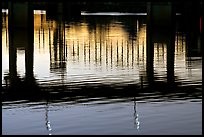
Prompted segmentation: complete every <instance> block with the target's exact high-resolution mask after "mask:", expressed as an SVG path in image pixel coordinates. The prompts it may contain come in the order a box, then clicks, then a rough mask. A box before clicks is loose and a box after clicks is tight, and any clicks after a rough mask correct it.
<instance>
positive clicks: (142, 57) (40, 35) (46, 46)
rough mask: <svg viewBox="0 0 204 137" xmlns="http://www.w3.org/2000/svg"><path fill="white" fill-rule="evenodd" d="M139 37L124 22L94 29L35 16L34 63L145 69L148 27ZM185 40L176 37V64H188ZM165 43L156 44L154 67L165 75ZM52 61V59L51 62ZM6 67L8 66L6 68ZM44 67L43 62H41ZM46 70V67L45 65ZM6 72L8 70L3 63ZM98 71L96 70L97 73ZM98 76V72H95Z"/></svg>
mask: <svg viewBox="0 0 204 137" xmlns="http://www.w3.org/2000/svg"><path fill="white" fill-rule="evenodd" d="M136 25H137V30H138V31H137V34H136V36H135V38H133V39H130V38H129V34H128V32H127V31H125V29H124V27H123V24H122V22H117V23H114V22H112V23H110V24H108V25H105V26H104V25H100V24H96V27H95V28H94V30H92V29H91V27H90V24H89V23H85V22H83V21H82V22H81V23H77V24H74V23H66V24H65V23H64V22H62V21H53V20H47V19H46V14H37V13H36V14H35V15H34V57H35V58H34V61H35V62H36V63H39V62H40V61H42V60H43V59H44V60H45V58H46V59H47V60H49V62H47V61H46V62H44V63H45V64H48V63H49V66H50V69H51V70H52V69H65V70H66V68H67V66H68V67H70V66H74V65H76V64H77V65H78V67H81V68H83V67H85V68H86V67H87V65H89V68H93V67H94V68H98V67H100V69H102V70H105V71H112V70H118V69H126V70H128V71H129V70H130V69H134V72H136V73H137V72H140V71H144V70H145V69H146V24H142V25H140V27H139V20H138V21H137V23H136ZM185 46H186V45H185V37H184V36H183V35H182V34H180V33H177V34H176V36H175V65H176V67H179V66H183V65H185V62H184V60H185V50H186V49H185ZM2 54H3V58H7V56H8V16H7V15H4V14H3V16H2ZM166 54H167V52H166V44H165V43H155V45H154V67H155V69H154V70H155V71H157V72H159V73H163V72H166ZM48 58H49V59H48ZM5 64H6V65H5ZM42 65H43V63H42ZM42 67H47V66H42ZM3 69H4V70H5V69H8V62H7V63H6V62H4V64H3ZM95 71H97V70H95ZM96 73H97V72H96Z"/></svg>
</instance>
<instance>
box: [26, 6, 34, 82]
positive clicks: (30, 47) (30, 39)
mask: <svg viewBox="0 0 204 137" xmlns="http://www.w3.org/2000/svg"><path fill="white" fill-rule="evenodd" d="M26 6H27V12H28V14H27V16H28V17H27V28H26V33H27V39H25V40H26V43H25V67H26V69H25V70H26V80H27V81H28V82H31V83H32V82H33V80H34V75H33V65H34V64H33V60H34V13H33V8H32V5H31V3H29V2H28V3H27V4H26Z"/></svg>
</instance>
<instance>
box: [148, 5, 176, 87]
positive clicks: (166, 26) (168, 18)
mask: <svg viewBox="0 0 204 137" xmlns="http://www.w3.org/2000/svg"><path fill="white" fill-rule="evenodd" d="M174 8H175V7H174V3H173V2H148V5H147V76H148V79H149V82H150V84H151V83H152V82H153V78H154V75H153V69H154V68H153V64H154V63H153V60H154V59H153V57H154V43H162V44H163V43H165V44H166V45H167V81H169V82H173V81H174V49H175V44H174V43H175V25H174V24H175V10H174Z"/></svg>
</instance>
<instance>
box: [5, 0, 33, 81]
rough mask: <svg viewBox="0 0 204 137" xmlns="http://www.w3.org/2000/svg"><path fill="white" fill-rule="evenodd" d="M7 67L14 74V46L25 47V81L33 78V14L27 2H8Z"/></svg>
mask: <svg viewBox="0 0 204 137" xmlns="http://www.w3.org/2000/svg"><path fill="white" fill-rule="evenodd" d="M8 22H9V43H10V44H9V56H10V58H9V69H10V73H11V75H12V76H15V75H16V56H17V55H16V47H17V46H21V47H24V48H25V71H26V72H25V73H26V81H30V80H31V79H33V39H34V16H33V8H32V5H31V3H29V2H9V20H8Z"/></svg>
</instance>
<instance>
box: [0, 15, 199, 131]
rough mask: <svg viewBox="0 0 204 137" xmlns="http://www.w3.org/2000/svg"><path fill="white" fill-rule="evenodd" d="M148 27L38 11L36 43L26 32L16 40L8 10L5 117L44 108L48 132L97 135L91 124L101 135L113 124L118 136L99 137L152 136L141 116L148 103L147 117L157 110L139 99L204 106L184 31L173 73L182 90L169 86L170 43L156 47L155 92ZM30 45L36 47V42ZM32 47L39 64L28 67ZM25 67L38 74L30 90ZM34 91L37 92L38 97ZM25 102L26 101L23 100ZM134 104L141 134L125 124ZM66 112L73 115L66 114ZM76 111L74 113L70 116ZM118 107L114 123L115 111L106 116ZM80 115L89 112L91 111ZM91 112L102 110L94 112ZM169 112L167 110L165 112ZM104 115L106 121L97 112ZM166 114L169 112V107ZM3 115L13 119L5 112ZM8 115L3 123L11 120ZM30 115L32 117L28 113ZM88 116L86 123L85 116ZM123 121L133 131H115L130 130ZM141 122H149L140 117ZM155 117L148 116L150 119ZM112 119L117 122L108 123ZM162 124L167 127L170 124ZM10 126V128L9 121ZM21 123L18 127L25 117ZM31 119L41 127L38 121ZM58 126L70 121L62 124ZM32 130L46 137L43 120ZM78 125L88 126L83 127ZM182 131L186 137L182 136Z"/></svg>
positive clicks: (134, 19) (136, 21) (136, 20)
mask: <svg viewBox="0 0 204 137" xmlns="http://www.w3.org/2000/svg"><path fill="white" fill-rule="evenodd" d="M146 28H147V27H146V20H145V16H136V15H132V16H126V15H124V16H95V15H92V16H89V15H86V16H81V18H80V19H77V20H74V19H71V18H70V19H67V20H64V19H62V18H61V17H60V16H59V17H58V20H52V19H50V18H49V19H48V18H47V17H46V13H45V12H39V13H36V14H34V38H32V37H29V36H28V37H29V38H25V35H23V32H22V31H21V30H19V32H16V34H19V35H18V38H16V39H18V41H16V40H14V41H9V33H8V16H7V15H6V14H4V13H3V16H2V74H3V75H2V87H3V92H2V95H3V112H4V114H9V112H8V110H10V111H13V113H18V114H16V115H21V113H22V112H25V113H26V114H28V115H32V114H31V113H32V111H35V112H36V111H39V114H41V112H42V113H44V112H43V111H44V110H45V111H46V112H45V121H46V122H45V123H46V124H45V125H46V128H47V131H48V132H49V133H48V134H67V133H68V134H76V133H77V132H78V130H81V132H78V133H79V134H90V133H91V134H95V133H97V132H91V131H90V129H88V128H85V127H86V126H85V125H86V123H90V124H89V126H90V127H91V128H94V130H95V131H99V129H100V128H99V127H104V128H105V127H106V125H107V124H110V126H112V127H113V131H112V132H110V131H109V130H107V132H106V133H104V132H105V130H103V131H100V132H99V134H108V133H110V134H118V133H120V132H123V133H121V134H125V133H127V131H130V132H129V133H128V134H145V131H141V128H144V125H145V122H144V123H143V125H142V120H145V119H144V117H143V116H142V115H141V114H139V113H138V106H139V105H141V106H143V107H144V108H146V109H143V110H142V109H141V111H142V112H143V114H144V112H146V113H150V114H155V113H154V112H149V111H148V109H147V108H154V107H156V106H151V105H150V106H145V104H139V105H137V104H136V100H137V103H144V102H161V106H160V107H161V108H163V107H162V102H166V101H167V102H168V101H170V102H171V101H173V102H174V101H175V100H178V101H180V100H189V101H190V102H191V101H192V102H199V103H200V102H201V98H202V93H201V91H202V77H201V76H202V73H201V72H202V57H199V56H198V57H189V56H187V48H186V42H187V39H186V34H185V33H184V32H179V31H176V33H175V52H174V58H175V59H174V67H173V68H174V74H173V75H174V76H172V77H174V83H173V84H175V87H174V88H173V89H171V88H169V85H168V84H166V83H167V79H168V78H167V44H166V43H160V42H157V43H154V56H153V58H154V59H153V61H154V62H153V69H154V70H153V72H154V73H153V75H154V86H153V88H149V83H148V77H149V76H148V75H147V71H146V70H147V61H146V60H147V53H146V50H147V49H146V46H147V44H146V39H147V37H146ZM21 33H22V34H21ZM28 35H29V34H28ZM30 36H32V35H30ZM10 37H11V36H10ZM28 39H33V41H34V44H33V46H34V49H32V48H30V49H28V48H26V47H25V45H26V44H25V43H27V41H29V40H28ZM12 43H14V44H13V45H14V47H13V49H11V48H9V46H10V45H11V44H12ZM29 46H31V47H32V44H31V45H29ZM32 50H33V54H34V55H33V65H32V63H29V61H28V63H26V61H25V58H26V57H28V56H26V52H29V53H32ZM9 54H13V55H9ZM12 56H13V57H12ZM9 58H10V59H11V58H13V63H14V64H15V63H16V67H13V66H15V65H13V64H12V67H10V68H9V63H10V62H9ZM31 61H32V57H31ZM26 64H27V65H26ZM26 66H27V68H30V69H31V70H32V69H33V76H34V80H33V81H32V82H31V86H32V88H30V86H28V87H26V85H27V83H25V78H26V77H28V76H26V75H29V74H28V73H26V71H28V72H31V73H32V71H29V69H27V70H26ZM15 69H16V70H15ZM11 72H16V73H15V75H16V76H17V77H18V79H15V80H13V81H14V82H13V83H17V84H16V85H17V86H15V88H14V89H13V88H11V87H12V85H11V83H12V75H11ZM17 81H18V82H17ZM171 84H172V83H171ZM33 85H34V86H33ZM24 87H26V88H24ZM18 88H19V89H18ZM24 90H25V92H24ZM30 90H34V92H33V91H32V92H31V91H30ZM29 91H30V92H29ZM75 91H76V92H75ZM21 92H22V93H21ZM21 100H25V101H23V102H21ZM45 100H46V101H45ZM48 100H49V101H48ZM18 101H20V102H18ZM32 101H37V102H38V103H36V104H35V103H34V102H33V103H34V104H32ZM80 104H82V106H83V105H85V106H86V105H88V108H86V109H85V110H84V108H82V106H81V105H80ZM132 104H133V106H132ZM167 104H168V103H167ZM170 104H171V103H170ZM170 104H169V105H170ZM24 105H25V106H24ZM92 105H93V106H92ZM171 105H172V104H171ZM192 105H193V104H192ZM69 106H70V107H71V108H69ZM97 106H98V107H99V108H97ZM35 107H36V108H35ZM130 107H131V108H133V113H132V112H131V113H132V114H133V115H134V126H135V128H136V129H137V131H141V133H139V132H135V131H132V129H129V128H128V127H130V125H126V124H128V122H129V121H132V120H130V119H129V116H127V114H126V113H121V112H126V111H128V112H129V111H130ZM61 108H62V110H64V111H66V112H62V110H60V109H61ZM91 108H93V109H91ZM21 109H22V110H21ZM24 109H25V110H24ZM58 109H59V110H58ZM69 109H71V110H70V112H69ZM100 109H101V110H102V111H101V110H100ZM112 109H113V110H114V112H110V113H113V114H114V115H115V118H113V115H111V114H104V113H106V112H107V111H108V112H109V111H111V110H112ZM188 109H189V108H188ZM188 109H185V110H186V111H187V110H188ZM81 110H84V112H83V111H81ZM89 110H90V111H93V110H96V111H94V112H89ZM136 110H137V111H136ZM164 110H166V109H165V108H164ZM15 111H19V112H15ZM30 111H31V112H30ZM53 111H55V112H56V114H54V113H53ZM98 111H99V112H100V113H101V114H104V115H105V116H107V117H102V115H98V113H99V112H98ZM175 111H176V109H175ZM177 111H178V110H177ZM186 111H184V112H186ZM48 112H49V113H48ZM60 112H61V113H60ZM166 112H169V111H168V110H166ZM196 112H197V111H196ZM50 113H51V114H52V115H51V117H52V118H51V120H49V114H50ZM79 113H84V115H82V116H81V115H80V114H79ZM169 113H174V112H169ZM66 114H69V116H70V118H65V120H67V121H69V120H71V119H72V118H73V119H75V120H76V121H75V122H71V123H72V125H68V124H67V123H66V122H63V118H60V117H66ZM158 114H159V113H158ZM174 114H176V113H174ZM14 115H15V114H14ZM37 115H38V113H36V119H38V118H39V119H41V118H40V117H39V116H37ZM88 115H91V117H92V116H93V119H94V120H93V119H90V118H87V117H88ZM162 115H163V116H166V114H163V113H161V115H156V116H155V117H157V116H158V117H160V116H162ZM178 115H181V114H178ZM74 116H76V117H74ZM86 116H87V117H86ZM98 116H101V117H98ZM4 117H6V118H7V116H5V115H4ZM4 117H3V120H5V119H6V118H5V119H4ZM10 117H11V116H10ZM27 117H28V119H29V116H27ZM33 117H35V116H33ZM84 117H86V118H85V119H83V118H84ZM121 117H122V118H124V121H120V122H121V123H124V122H125V121H126V122H127V123H126V124H125V123H124V126H125V125H126V126H127V127H126V128H125V129H126V130H127V131H126V132H125V131H124V129H123V130H121V131H118V130H116V129H121V128H124V127H120V126H119V125H120V124H121V123H120V122H116V121H117V118H119V119H120V118H121ZM125 117H126V118H125ZM140 117H141V119H142V120H140ZM158 117H157V118H158ZM106 118H107V119H106ZM149 118H150V117H149V116H147V119H149ZM153 118H154V116H153ZM177 118H178V117H177ZM97 119H98V120H99V121H98V123H100V120H101V121H103V120H104V119H106V120H105V123H103V122H102V123H101V125H100V124H99V125H97V124H98V123H97ZM111 119H113V120H111ZM158 119H159V118H158ZM170 119H172V118H170ZM80 120H81V121H80ZM107 120H111V121H114V120H116V121H114V122H113V123H111V122H110V123H109V122H108V121H107ZM159 120H161V121H165V122H168V120H167V119H166V120H162V119H159ZM5 121H6V120H5ZM5 121H4V123H6V122H5ZM15 121H16V122H17V123H18V122H19V121H18V120H15ZM30 121H32V122H34V120H33V119H32V120H30ZM42 121H43V120H42ZM52 121H53V122H52ZM91 122H92V123H91ZM106 122H108V123H106ZM188 122H189V121H187V122H186V123H188ZM52 123H53V124H52ZM56 123H64V124H62V125H60V126H59V125H58V126H57V127H55V124H56ZM65 123H66V124H65ZM79 123H82V125H81V126H79V125H78V124H79ZM150 123H151V120H150ZM184 123H185V122H184ZM6 124H8V123H6ZM117 124H118V127H117V126H116V125H117ZM177 124H178V123H177ZM161 125H162V124H161ZM161 125H159V126H161ZM184 125H185V124H184ZM195 125H196V124H195ZM37 126H38V127H37ZM84 126H85V127H84ZM169 126H170V125H169ZM171 126H172V125H171ZM3 127H4V126H3ZM6 127H7V126H6ZM23 127H24V126H23ZM23 127H22V129H20V130H21V131H22V130H24V129H23ZM31 127H32V128H34V130H33V131H29V132H28V133H29V134H30V133H31V134H36V133H37V134H39V133H40V134H47V133H45V132H44V131H42V129H39V127H41V125H39V123H37V124H36V125H35V124H33V125H31ZM31 127H28V128H31ZM79 127H81V128H82V129H78V130H77V128H79ZM147 127H149V126H147ZM161 127H162V126H161ZM167 127H168V126H167ZM196 127H197V126H196ZM198 127H199V126H198ZM24 128H25V129H27V128H26V127H24ZM35 128H36V129H35ZM54 128H56V129H55V131H53V129H54ZM68 128H70V130H69V131H67V129H68ZM105 129H106V128H105ZM35 130H36V131H35ZM21 131H19V133H18V132H17V130H15V131H11V130H9V129H7V133H5V134H10V133H11V134H12V133H14V134H15V133H17V134H21V133H22V132H21ZM199 131H200V130H199ZM9 132H10V133H9ZM51 132H52V133H51ZM146 133H147V134H149V133H150V134H151V133H153V134H157V133H158V132H157V131H151V130H149V131H147V132H146ZM167 133H168V132H167ZM175 133H177V132H175ZM178 133H179V134H183V132H181V133H180V132H178ZM194 133H195V132H194ZM194 133H193V134H194ZM184 134H185V133H184Z"/></svg>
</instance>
